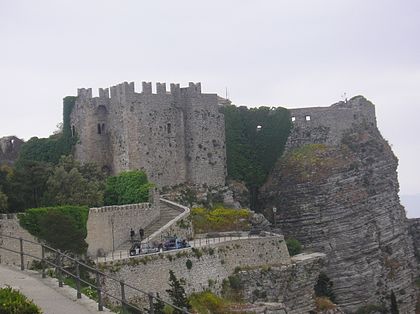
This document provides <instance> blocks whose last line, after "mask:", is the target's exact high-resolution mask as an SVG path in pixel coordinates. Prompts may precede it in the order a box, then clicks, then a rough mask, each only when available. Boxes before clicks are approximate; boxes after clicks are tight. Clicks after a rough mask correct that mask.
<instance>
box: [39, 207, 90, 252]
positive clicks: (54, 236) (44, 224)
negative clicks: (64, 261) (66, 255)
mask: <svg viewBox="0 0 420 314" xmlns="http://www.w3.org/2000/svg"><path fill="white" fill-rule="evenodd" d="M39 226H40V230H41V232H40V238H41V239H43V240H45V241H46V242H47V243H48V244H49V245H50V246H52V247H53V248H56V249H60V250H62V251H67V252H72V253H76V254H82V253H84V252H86V249H87V246H88V245H87V243H86V242H85V237H86V233H84V232H83V230H80V229H79V228H77V225H76V222H75V221H74V219H73V218H72V217H71V216H68V215H66V214H64V213H62V212H60V211H50V212H48V213H47V214H46V215H45V216H42V217H41V218H40V220H39Z"/></svg>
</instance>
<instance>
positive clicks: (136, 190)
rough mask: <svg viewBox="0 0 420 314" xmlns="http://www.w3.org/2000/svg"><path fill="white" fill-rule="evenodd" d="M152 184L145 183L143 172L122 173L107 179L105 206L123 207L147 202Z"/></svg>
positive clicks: (145, 177) (145, 176)
mask: <svg viewBox="0 0 420 314" xmlns="http://www.w3.org/2000/svg"><path fill="white" fill-rule="evenodd" d="M153 186H154V185H153V184H152V183H150V182H148V181H147V175H146V173H144V172H143V171H139V170H133V171H124V172H121V173H120V174H119V175H117V176H112V177H109V178H108V180H107V182H106V188H105V194H104V203H105V205H124V204H134V203H142V202H147V201H148V198H149V190H150V189H151V188H153Z"/></svg>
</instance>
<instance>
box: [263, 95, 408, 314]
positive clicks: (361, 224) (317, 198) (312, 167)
mask: <svg viewBox="0 0 420 314" xmlns="http://www.w3.org/2000/svg"><path fill="white" fill-rule="evenodd" d="M372 107H373V105H372V104H371V103H369V102H368V101H367V100H366V99H364V98H362V97H357V98H355V99H352V100H350V101H349V102H348V103H347V102H346V103H339V104H338V105H334V106H332V107H329V108H333V109H334V108H335V109H336V110H339V111H340V110H341V111H343V112H347V111H349V112H350V113H352V112H353V114H349V119H352V121H351V123H349V121H346V123H344V124H345V125H346V128H345V129H343V128H341V129H340V133H339V135H337V133H335V132H332V133H331V131H332V130H333V127H334V126H335V124H337V122H336V121H334V123H333V124H331V125H328V123H325V124H324V125H320V124H319V123H318V124H317V123H316V122H317V121H313V119H314V116H315V114H312V115H311V116H309V115H307V116H306V122H307V124H306V125H303V124H302V123H300V124H299V123H296V124H295V126H294V128H293V130H292V132H291V135H290V138H289V143H288V151H287V152H286V153H285V154H284V155H283V157H282V158H281V159H280V160H279V161H278V163H277V164H276V166H275V169H274V170H273V171H272V173H271V175H270V177H269V179H268V181H267V183H266V184H265V185H264V186H263V188H262V189H261V194H260V195H261V202H262V204H263V205H262V208H263V209H265V210H266V212H267V217H271V215H272V213H271V210H272V208H273V207H276V208H277V209H278V210H277V214H276V223H277V225H278V226H280V227H281V228H282V230H283V232H284V234H285V235H286V236H293V237H295V238H297V239H298V240H300V241H301V242H302V243H303V244H304V246H305V248H306V249H309V250H314V251H318V252H324V253H326V254H327V261H326V266H325V272H326V274H327V275H328V276H329V277H330V279H331V280H332V281H333V283H334V286H333V288H334V292H335V294H336V301H337V303H338V304H339V305H340V306H341V307H342V308H343V309H344V310H346V311H347V312H354V311H355V310H357V309H358V308H360V307H362V306H364V305H368V304H376V305H383V306H384V307H385V308H388V309H389V308H390V295H391V292H394V294H395V296H396V298H397V302H398V307H399V311H400V313H414V311H415V302H416V291H415V286H414V279H415V267H416V262H415V258H414V251H413V245H412V240H411V237H410V236H409V234H408V223H407V219H406V217H405V211H404V208H403V207H402V206H401V205H400V201H399V197H398V190H399V184H398V179H397V172H396V170H397V164H398V160H397V158H396V157H395V156H394V154H393V152H392V150H391V148H390V146H389V144H388V143H387V142H386V141H385V140H384V139H383V138H382V136H381V134H380V132H379V131H378V129H377V127H376V122H375V121H374V120H373V119H372V114H371V113H372ZM364 108H368V111H369V112H370V114H369V119H364V118H363V111H364ZM311 110H314V108H312V109H311ZM331 110H332V109H331ZM346 110H347V111H346ZM332 111H334V110H332ZM313 112H315V113H316V112H317V111H316V110H314V111H313ZM373 112H374V111H373ZM360 113H362V114H360ZM328 114H329V113H328ZM292 115H293V114H292ZM308 117H309V118H308ZM360 117H361V118H360ZM326 118H328V117H325V115H324V116H323V119H324V120H325V121H327V120H328V119H326ZM292 119H294V118H292ZM346 119H348V118H346ZM332 120H333V119H332ZM311 125H313V126H314V127H313V128H312V127H311ZM320 132H321V133H322V136H320ZM332 136H334V139H333V140H331V137H332Z"/></svg>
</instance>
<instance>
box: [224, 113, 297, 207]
mask: <svg viewBox="0 0 420 314" xmlns="http://www.w3.org/2000/svg"><path fill="white" fill-rule="evenodd" d="M223 113H224V115H225V128H226V154H227V169H228V177H229V178H231V179H234V180H239V181H244V182H245V183H246V185H247V187H248V188H249V189H250V190H251V193H253V196H251V198H252V200H251V201H252V202H251V203H254V201H255V198H256V195H255V194H256V191H257V189H258V187H260V186H261V185H262V184H263V183H264V182H265V180H266V178H267V175H268V173H269V172H270V171H271V170H272V168H273V166H274V164H275V162H276V161H277V159H278V158H279V157H280V156H281V154H282V153H283V151H284V147H285V144H286V141H287V137H288V136H289V132H290V129H291V121H290V114H289V111H288V110H287V109H285V108H282V107H277V108H269V107H259V108H247V107H244V106H241V107H236V106H234V105H227V106H225V107H223ZM274 143H275V145H274ZM251 205H252V204H251Z"/></svg>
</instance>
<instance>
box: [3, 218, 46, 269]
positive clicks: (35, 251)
mask: <svg viewBox="0 0 420 314" xmlns="http://www.w3.org/2000/svg"><path fill="white" fill-rule="evenodd" d="M2 235H7V236H12V237H16V238H22V239H24V240H28V241H32V242H36V243H37V242H38V240H37V239H36V238H35V237H34V236H32V235H31V234H30V233H29V232H28V231H26V230H25V229H23V228H22V227H21V226H20V225H19V219H18V218H17V216H16V214H10V215H6V214H2V215H0V263H2V264H13V265H20V255H19V254H16V253H14V252H10V251H6V250H3V249H1V247H3V248H7V249H10V250H14V251H17V252H20V241H19V240H16V239H11V238H8V237H5V236H2ZM23 251H24V252H25V253H27V254H30V255H33V256H36V257H39V258H41V246H40V245H36V244H32V243H28V242H23ZM33 260H34V258H32V257H29V256H25V257H24V262H25V268H26V267H28V265H29V264H30V262H31V261H33Z"/></svg>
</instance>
